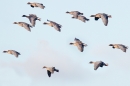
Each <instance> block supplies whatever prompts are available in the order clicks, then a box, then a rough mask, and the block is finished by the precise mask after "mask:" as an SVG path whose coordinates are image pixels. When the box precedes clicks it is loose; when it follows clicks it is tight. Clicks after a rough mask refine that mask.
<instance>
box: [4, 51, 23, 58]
mask: <svg viewBox="0 0 130 86" xmlns="http://www.w3.org/2000/svg"><path fill="white" fill-rule="evenodd" d="M3 53H8V54H11V55H14V56H15V57H16V58H18V56H19V55H21V54H20V53H19V52H17V51H15V50H7V51H3Z"/></svg>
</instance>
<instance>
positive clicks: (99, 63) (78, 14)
mask: <svg viewBox="0 0 130 86" xmlns="http://www.w3.org/2000/svg"><path fill="white" fill-rule="evenodd" d="M27 4H28V5H30V6H31V7H32V8H34V7H39V8H41V9H44V8H45V6H44V5H43V4H42V3H36V2H34V3H31V2H28V3H27ZM66 13H67V14H70V15H72V19H78V20H80V21H82V22H84V23H85V22H86V21H89V19H88V18H86V17H85V16H83V13H81V12H79V11H71V12H68V11H67V12H66ZM22 17H26V18H28V19H29V21H30V23H31V24H28V23H26V22H14V24H18V25H19V26H21V27H23V28H25V29H26V30H28V31H30V32H31V29H30V28H33V27H35V24H36V20H39V21H41V18H39V17H37V16H36V15H35V14H29V16H27V15H23V16H22ZM90 17H94V19H95V21H98V19H100V18H101V19H102V22H103V24H104V25H105V26H107V25H108V18H111V17H112V16H111V15H108V14H105V13H97V14H95V15H91V16H90ZM47 21H48V22H44V23H43V24H44V25H48V26H51V27H53V28H54V29H56V30H57V31H59V32H61V27H62V25H60V24H58V23H56V22H54V21H50V20H48V19H47ZM74 41H75V42H74V43H70V45H74V46H76V47H77V48H78V50H79V51H80V52H83V51H84V47H86V46H87V44H85V43H83V42H82V41H80V40H79V39H78V38H75V39H74ZM109 46H112V48H113V49H115V48H117V49H121V50H122V51H123V52H126V49H128V47H127V46H125V45H123V44H109ZM3 53H8V54H11V55H14V56H15V57H17V58H18V56H19V55H21V54H20V53H19V52H17V51H15V50H7V51H3ZM89 63H90V64H94V70H97V69H98V68H99V67H103V66H108V64H107V63H104V62H103V61H96V62H93V61H90V62H89ZM43 68H46V69H47V74H48V76H49V77H51V74H53V73H54V71H56V72H59V70H58V69H56V68H55V67H46V66H44V67H43Z"/></svg>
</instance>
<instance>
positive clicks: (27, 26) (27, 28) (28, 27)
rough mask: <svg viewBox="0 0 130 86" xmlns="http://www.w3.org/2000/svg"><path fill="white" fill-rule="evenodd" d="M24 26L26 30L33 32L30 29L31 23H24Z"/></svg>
mask: <svg viewBox="0 0 130 86" xmlns="http://www.w3.org/2000/svg"><path fill="white" fill-rule="evenodd" d="M23 27H24V28H25V29H26V30H28V31H30V32H31V29H30V25H29V24H27V23H23Z"/></svg>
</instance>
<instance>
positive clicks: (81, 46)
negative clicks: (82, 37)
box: [77, 44, 84, 52]
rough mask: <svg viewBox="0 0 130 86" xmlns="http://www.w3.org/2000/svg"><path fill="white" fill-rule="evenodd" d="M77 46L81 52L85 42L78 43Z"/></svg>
mask: <svg viewBox="0 0 130 86" xmlns="http://www.w3.org/2000/svg"><path fill="white" fill-rule="evenodd" d="M77 47H78V49H79V50H80V51H81V52H83V50H84V46H83V44H77Z"/></svg>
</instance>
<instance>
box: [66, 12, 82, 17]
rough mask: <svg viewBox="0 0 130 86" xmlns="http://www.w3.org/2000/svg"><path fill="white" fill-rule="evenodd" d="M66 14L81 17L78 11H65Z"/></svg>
mask: <svg viewBox="0 0 130 86" xmlns="http://www.w3.org/2000/svg"><path fill="white" fill-rule="evenodd" d="M66 13H67V14H70V15H73V17H75V18H77V17H78V15H83V13H81V12H79V11H70V12H69V11H66Z"/></svg>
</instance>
